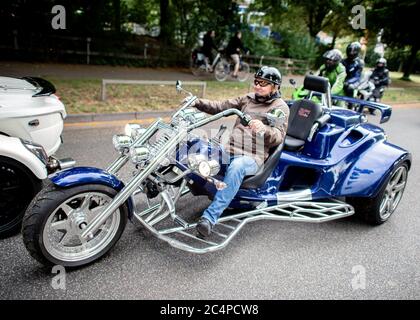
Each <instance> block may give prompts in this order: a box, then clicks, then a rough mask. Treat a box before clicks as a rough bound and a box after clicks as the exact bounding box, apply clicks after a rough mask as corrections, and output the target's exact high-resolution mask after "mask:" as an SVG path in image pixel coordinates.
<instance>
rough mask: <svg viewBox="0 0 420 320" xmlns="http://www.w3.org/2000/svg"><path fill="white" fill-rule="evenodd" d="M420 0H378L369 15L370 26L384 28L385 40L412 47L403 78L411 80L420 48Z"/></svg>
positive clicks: (397, 46)
mask: <svg viewBox="0 0 420 320" xmlns="http://www.w3.org/2000/svg"><path fill="white" fill-rule="evenodd" d="M418 12H420V2H418V1H415V0H402V1H393V0H380V1H379V0H376V1H373V5H372V9H371V10H369V12H368V16H367V22H368V27H369V28H370V29H372V30H374V31H379V30H380V29H383V31H384V32H383V40H384V42H385V43H387V44H388V45H389V46H390V47H395V48H401V47H405V46H408V47H410V55H409V56H408V59H407V60H406V61H405V64H404V66H403V71H404V75H403V79H404V80H409V79H410V74H411V73H412V71H413V67H414V64H415V61H416V56H417V53H418V51H419V49H420V37H419V35H418V27H417V25H416V24H417V19H418V17H417V16H416V15H418Z"/></svg>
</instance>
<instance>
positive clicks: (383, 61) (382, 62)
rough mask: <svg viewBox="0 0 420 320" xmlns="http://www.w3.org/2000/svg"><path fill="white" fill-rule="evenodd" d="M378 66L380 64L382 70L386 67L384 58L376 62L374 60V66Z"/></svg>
mask: <svg viewBox="0 0 420 320" xmlns="http://www.w3.org/2000/svg"><path fill="white" fill-rule="evenodd" d="M378 64H382V68H385V67H386V59H385V58H379V59H378V60H376V66H378Z"/></svg>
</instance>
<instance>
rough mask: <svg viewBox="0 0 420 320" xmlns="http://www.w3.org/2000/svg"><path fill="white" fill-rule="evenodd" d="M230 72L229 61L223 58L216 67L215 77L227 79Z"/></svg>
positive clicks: (220, 79) (219, 79) (218, 79)
mask: <svg viewBox="0 0 420 320" xmlns="http://www.w3.org/2000/svg"><path fill="white" fill-rule="evenodd" d="M229 73H230V66H229V63H228V62H227V61H226V60H224V59H222V60H220V61H219V62H218V63H217V64H216V66H215V67H214V77H215V78H216V80H217V81H221V82H223V81H225V80H226V79H227V77H228V75H229Z"/></svg>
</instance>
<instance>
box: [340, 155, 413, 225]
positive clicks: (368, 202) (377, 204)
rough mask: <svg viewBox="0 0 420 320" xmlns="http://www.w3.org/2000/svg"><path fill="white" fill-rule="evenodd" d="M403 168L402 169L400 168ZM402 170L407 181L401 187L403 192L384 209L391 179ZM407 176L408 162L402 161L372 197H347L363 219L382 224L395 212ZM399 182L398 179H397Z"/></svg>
mask: <svg viewBox="0 0 420 320" xmlns="http://www.w3.org/2000/svg"><path fill="white" fill-rule="evenodd" d="M400 168H401V169H400ZM399 170H402V171H403V172H404V174H405V182H404V185H403V187H402V189H401V194H400V195H398V199H396V203H395V204H393V205H392V207H391V208H390V209H389V210H388V209H387V210H388V211H387V212H386V214H385V212H384V211H383V207H382V205H383V204H384V203H383V201H386V200H385V197H386V196H388V195H389V189H388V187H389V184H390V181H391V180H392V179H394V178H397V177H396V174H397V171H399ZM407 176H408V164H407V162H403V163H400V164H399V165H397V166H395V168H394V169H393V170H392V171H391V173H390V174H389V176H388V177H387V179H386V180H385V182H384V183H383V185H382V186H381V189H380V190H379V192H378V194H377V195H376V196H375V197H372V198H347V202H348V203H349V204H350V205H352V206H353V207H354V209H355V211H356V214H357V215H358V216H360V217H361V218H362V219H363V220H365V221H366V222H368V223H369V224H371V225H380V224H382V223H384V222H385V221H387V220H388V219H389V218H390V217H391V215H392V214H393V213H394V212H395V209H396V208H397V206H398V204H399V202H400V201H401V198H402V196H403V193H404V189H405V185H406V183H407ZM397 184H398V181H397Z"/></svg>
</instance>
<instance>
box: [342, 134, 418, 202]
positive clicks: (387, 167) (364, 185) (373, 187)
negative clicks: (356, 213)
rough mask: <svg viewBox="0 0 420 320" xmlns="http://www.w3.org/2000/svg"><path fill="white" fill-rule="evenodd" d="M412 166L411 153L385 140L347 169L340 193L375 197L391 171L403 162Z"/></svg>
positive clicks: (351, 195)
mask: <svg viewBox="0 0 420 320" xmlns="http://www.w3.org/2000/svg"><path fill="white" fill-rule="evenodd" d="M403 161H407V162H408V165H409V168H410V166H411V154H410V153H409V152H408V151H406V150H404V149H402V148H400V147H398V146H396V145H393V144H391V143H388V142H386V141H384V140H382V141H380V142H378V143H376V144H374V145H373V146H372V147H371V148H369V149H368V150H367V151H366V152H364V153H363V154H361V155H360V157H359V159H358V160H357V161H356V162H355V163H354V164H353V166H352V167H351V168H350V170H348V171H346V174H345V176H344V177H343V180H342V183H340V184H339V185H340V191H339V192H338V194H339V195H340V196H345V197H374V196H376V195H377V193H378V192H379V190H380V188H381V186H382V184H383V183H384V182H385V180H386V179H387V177H388V175H389V174H390V173H391V171H392V170H393V169H394V168H395V167H396V166H397V165H399V164H400V163H401V162H403Z"/></svg>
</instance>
